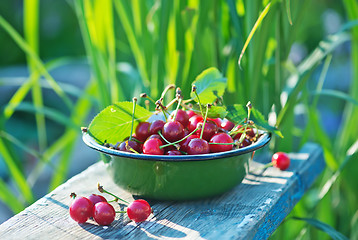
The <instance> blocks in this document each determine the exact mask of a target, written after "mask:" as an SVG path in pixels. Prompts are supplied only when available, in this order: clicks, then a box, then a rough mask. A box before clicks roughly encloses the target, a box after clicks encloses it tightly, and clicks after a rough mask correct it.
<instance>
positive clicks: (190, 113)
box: [186, 110, 197, 118]
mask: <svg viewBox="0 0 358 240" xmlns="http://www.w3.org/2000/svg"><path fill="white" fill-rule="evenodd" d="M186 114H188V117H189V118H191V117H192V116H194V115H197V114H196V113H195V112H194V111H193V110H187V111H186Z"/></svg>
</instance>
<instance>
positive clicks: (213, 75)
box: [191, 67, 227, 105]
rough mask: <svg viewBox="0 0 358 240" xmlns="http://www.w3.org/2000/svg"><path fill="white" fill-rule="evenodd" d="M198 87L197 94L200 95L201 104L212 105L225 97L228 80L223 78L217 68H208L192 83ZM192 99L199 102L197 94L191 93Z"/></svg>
mask: <svg viewBox="0 0 358 240" xmlns="http://www.w3.org/2000/svg"><path fill="white" fill-rule="evenodd" d="M192 84H193V85H195V86H196V92H197V94H198V95H199V98H200V102H201V104H203V105H205V104H208V103H210V104H212V103H213V102H214V101H215V100H216V99H217V98H218V97H219V96H223V95H224V92H225V89H226V86H227V79H226V78H225V77H223V75H222V74H221V73H220V71H219V70H218V69H216V68H213V67H212V68H208V69H206V70H204V71H203V72H202V73H200V74H199V75H198V76H197V77H196V79H195V81H194V82H193V83H192ZM191 98H192V99H194V100H195V101H198V99H197V97H196V96H195V93H193V92H192V93H191Z"/></svg>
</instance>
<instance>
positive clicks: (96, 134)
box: [88, 102, 153, 144]
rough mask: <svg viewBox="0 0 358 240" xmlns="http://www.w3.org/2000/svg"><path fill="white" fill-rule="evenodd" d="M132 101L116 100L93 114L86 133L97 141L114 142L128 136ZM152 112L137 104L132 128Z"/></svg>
mask: <svg viewBox="0 0 358 240" xmlns="http://www.w3.org/2000/svg"><path fill="white" fill-rule="evenodd" d="M132 111H133V103H132V102H118V103H115V104H113V105H111V106H108V107H106V108H105V109H104V110H102V111H101V112H100V113H99V114H98V115H97V116H95V117H94V118H93V120H92V122H91V123H90V125H89V127H88V133H89V134H90V135H91V136H92V137H93V138H95V139H96V140H97V141H98V142H99V143H101V144H103V143H104V142H107V143H112V144H116V143H117V142H119V141H122V140H123V139H124V138H126V137H128V136H129V135H130V132H131V125H132ZM152 114H153V113H152V112H150V111H148V110H146V109H145V108H143V107H141V106H139V105H137V106H136V109H135V115H134V118H135V121H134V126H133V129H135V128H136V126H137V125H138V122H141V121H146V120H147V119H148V118H149V117H150V116H151V115H152Z"/></svg>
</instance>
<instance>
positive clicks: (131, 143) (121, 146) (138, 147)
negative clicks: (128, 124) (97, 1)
mask: <svg viewBox="0 0 358 240" xmlns="http://www.w3.org/2000/svg"><path fill="white" fill-rule="evenodd" d="M132 139H133V138H132ZM127 142H128V146H129V147H131V148H133V149H134V150H135V151H137V152H139V153H140V152H142V146H141V144H140V143H138V142H136V141H134V140H131V141H129V140H126V141H124V142H122V143H121V144H119V146H118V150H119V151H124V152H131V153H132V152H133V151H131V150H127Z"/></svg>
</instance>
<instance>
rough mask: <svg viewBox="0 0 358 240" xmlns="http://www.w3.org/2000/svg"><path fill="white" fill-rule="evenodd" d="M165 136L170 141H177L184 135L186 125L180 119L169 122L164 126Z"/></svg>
mask: <svg viewBox="0 0 358 240" xmlns="http://www.w3.org/2000/svg"><path fill="white" fill-rule="evenodd" d="M163 136H164V138H165V139H166V140H168V141H169V142H175V141H178V140H180V139H182V138H183V137H184V127H183V125H182V124H181V123H180V122H178V121H172V122H167V123H166V124H165V125H164V127H163Z"/></svg>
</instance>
